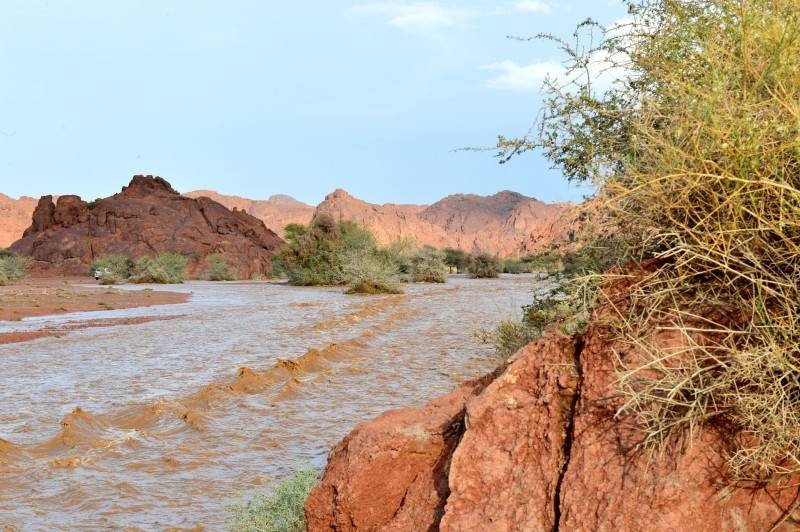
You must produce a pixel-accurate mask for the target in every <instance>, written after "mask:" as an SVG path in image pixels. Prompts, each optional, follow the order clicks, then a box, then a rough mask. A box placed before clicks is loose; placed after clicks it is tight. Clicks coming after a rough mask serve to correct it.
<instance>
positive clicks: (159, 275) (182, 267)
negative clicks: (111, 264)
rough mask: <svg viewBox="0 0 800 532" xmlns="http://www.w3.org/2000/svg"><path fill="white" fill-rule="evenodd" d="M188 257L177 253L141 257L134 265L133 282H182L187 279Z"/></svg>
mask: <svg viewBox="0 0 800 532" xmlns="http://www.w3.org/2000/svg"><path fill="white" fill-rule="evenodd" d="M186 264H187V259H186V257H184V256H183V255H179V254H177V253H161V254H160V255H157V256H155V257H141V258H140V259H139V260H137V261H136V264H135V265H134V267H133V273H132V274H131V277H130V282H132V283H156V284H180V283H182V282H183V281H184V280H185V279H186Z"/></svg>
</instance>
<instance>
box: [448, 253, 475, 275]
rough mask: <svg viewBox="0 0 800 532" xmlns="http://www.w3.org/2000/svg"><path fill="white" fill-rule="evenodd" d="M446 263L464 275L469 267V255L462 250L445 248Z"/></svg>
mask: <svg viewBox="0 0 800 532" xmlns="http://www.w3.org/2000/svg"><path fill="white" fill-rule="evenodd" d="M444 263H445V264H447V266H449V267H450V270H451V271H452V270H455V271H456V272H457V273H464V272H466V271H467V267H468V266H469V254H468V253H467V252H466V251H464V250H461V249H454V248H445V250H444Z"/></svg>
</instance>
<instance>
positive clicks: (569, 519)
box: [306, 308, 800, 532]
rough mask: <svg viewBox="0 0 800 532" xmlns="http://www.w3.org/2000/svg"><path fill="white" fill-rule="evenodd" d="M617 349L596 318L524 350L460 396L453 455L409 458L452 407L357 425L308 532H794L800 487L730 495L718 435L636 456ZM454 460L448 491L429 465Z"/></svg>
mask: <svg viewBox="0 0 800 532" xmlns="http://www.w3.org/2000/svg"><path fill="white" fill-rule="evenodd" d="M608 311H609V309H605V308H600V309H598V311H597V312H596V314H595V317H596V318H597V316H602V315H604V314H605V313H607V312H608ZM609 336H610V335H609V334H608V331H607V330H605V329H604V327H603V326H602V325H601V323H600V320H597V319H595V321H594V324H593V325H592V326H591V327H590V328H589V330H588V331H587V333H586V335H585V336H584V338H582V339H576V340H575V341H572V340H571V339H568V338H564V337H563V336H559V335H557V334H550V335H548V336H547V337H545V338H544V339H542V340H540V341H539V342H537V343H535V344H532V345H529V346H528V347H526V348H525V349H523V350H522V351H520V352H519V353H518V354H517V355H515V357H514V360H513V361H512V362H511V363H510V365H509V366H508V367H507V368H506V369H505V370H504V371H503V372H502V373H500V374H499V376H498V377H497V378H496V379H495V380H494V381H493V382H491V383H490V384H488V385H487V386H485V387H479V388H477V389H474V391H473V392H472V393H469V394H467V395H466V415H465V422H464V423H465V428H464V430H463V434H461V435H460V437H458V438H456V440H457V444H455V448H454V450H452V454H451V455H450V456H448V455H447V453H448V451H449V450H451V449H453V447H454V444H453V443H438V444H437V445H435V446H433V447H429V446H425V445H422V444H421V443H420V444H416V445H415V444H414V441H413V440H412V439H411V438H410V437H409V436H408V434H410V433H413V432H414V430H415V429H414V428H415V427H425V431H427V430H429V429H430V428H431V427H437V426H439V427H441V426H448V423H452V420H453V419H455V418H454V417H453V413H454V412H457V411H459V407H460V405H461V404H462V403H461V401H462V399H458V401H456V402H455V403H454V402H453V399H452V396H447V397H446V398H445V399H444V401H446V404H450V407H448V409H447V410H445V411H442V410H438V409H436V408H432V406H431V405H436V404H438V403H437V402H436V401H434V402H432V403H431V405H429V406H428V407H426V408H424V409H410V410H403V411H398V412H390V413H388V414H384V415H382V416H380V417H379V418H378V419H376V420H375V421H373V422H370V423H365V424H362V425H360V426H359V427H358V428H357V429H356V430H355V431H354V432H353V433H351V435H350V436H348V437H347V438H345V439H344V440H343V442H342V443H341V444H339V446H338V447H337V448H336V450H335V451H334V452H333V453H332V454H331V456H330V461H329V464H328V467H327V469H326V471H325V474H324V476H323V481H322V484H321V487H319V488H317V490H315V492H314V493H313V494H312V498H311V499H310V500H309V502H308V504H307V506H306V513H307V516H308V517H309V519H310V521H309V523H310V525H311V526H310V530H312V531H313V530H334V529H335V530H433V529H439V528H440V529H441V530H443V531H470V530H481V531H495V530H496V531H509V530H510V531H550V530H569V531H587V532H588V531H596V530H599V531H623V532H625V531H630V532H634V531H640V530H648V531H664V532H675V531H679V530H692V531H700V532H704V531H708V532H711V531H720V530H722V531H730V532H740V531H762V530H764V531H766V530H773V529H774V530H796V529H797V523H798V518H800V515H798V513H799V512H798V510H797V506H798V505H797V500H798V493H800V490H799V489H798V487H797V486H798V485H800V483H798V482H797V480H798V479H796V478H793V479H789V480H787V481H786V482H784V483H780V484H779V483H777V482H776V483H773V484H772V485H769V486H763V487H756V486H746V487H742V486H739V487H732V486H731V485H730V483H729V482H728V481H727V478H726V476H727V472H726V470H725V464H724V457H725V450H726V445H725V442H724V438H723V437H722V435H721V434H720V433H719V432H718V429H715V428H714V427H710V426H709V427H701V428H700V429H698V431H697V433H696V434H695V437H694V439H693V440H691V441H673V442H672V444H671V445H670V446H668V447H667V448H666V449H665V451H664V452H663V453H662V454H657V455H650V454H646V453H643V452H640V451H637V447H636V444H637V442H638V441H639V440H640V439H641V432H640V431H639V429H638V427H637V425H636V421H635V419H631V418H629V417H625V416H622V417H619V416H616V415H615V414H616V412H617V411H618V408H619V406H620V399H619V398H618V397H616V390H615V387H614V381H615V379H616V375H617V370H618V369H619V368H616V367H615V366H614V364H615V363H616V360H617V357H616V354H620V356H621V359H622V362H623V364H630V363H631V362H632V361H634V360H635V358H634V357H635V356H636V355H635V353H634V354H632V353H626V352H625V350H624V349H622V346H620V345H615V344H614V343H613V342H612V341H611V340H610V339H609ZM667 341H669V340H667ZM574 357H577V358H574ZM459 390H460V391H457V392H456V394H457V396H458V397H462V396H463V388H462V389H459ZM443 420H450V421H445V423H442V422H443ZM449 426H452V425H449ZM441 432H442V431H441V430H440V431H439V432H435V433H434V434H436V435H437V436H436V438H435V439H434V441H436V442H442V441H443V437H442V436H441ZM425 434H428V432H425ZM398 435H402V436H398ZM424 441H426V442H427V441H429V440H427V439H426V440H424ZM434 456H435V459H434ZM423 457H424V458H423ZM448 460H449V461H450V466H449V474H448V485H447V486H446V487H445V486H441V482H442V479H441V475H442V472H441V471H442V468H437V467H433V466H432V464H443V463H447V462H448ZM437 485H440V486H441V487H439V488H438V489H437V490H436V493H437V494H438V495H439V497H438V499H437V497H435V496H434V495H433V492H432V490H433V488H432V487H431V486H437ZM421 486H422V487H425V489H420V487H421ZM421 493H422V494H425V495H426V496H420V494H421ZM445 499H446V501H445ZM442 505H444V515H443V516H441V519H440V512H438V511H435V509H436V508H441V506H442ZM787 515H788V517H789V518H786V517H787ZM399 516H402V519H401V518H400V517H399ZM396 518H397V519H396Z"/></svg>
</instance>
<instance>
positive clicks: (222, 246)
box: [11, 175, 282, 279]
mask: <svg viewBox="0 0 800 532" xmlns="http://www.w3.org/2000/svg"><path fill="white" fill-rule="evenodd" d="M281 243H282V240H281V239H280V238H279V237H278V236H277V235H276V234H275V233H273V232H272V231H270V230H269V229H267V227H266V226H265V225H264V223H263V222H262V221H261V220H258V219H257V218H255V217H253V216H251V215H249V214H247V213H245V212H242V211H238V210H233V211H230V210H228V209H227V208H225V207H224V206H222V205H221V204H219V203H217V202H215V201H213V200H211V199H209V198H198V199H192V198H187V197H184V196H181V195H180V194H178V192H176V191H175V190H174V189H173V188H172V187H171V186H170V184H169V183H168V182H167V181H165V180H164V179H162V178H160V177H153V176H141V175H138V176H134V177H133V179H132V180H131V182H130V184H129V185H128V186H127V187H123V189H122V191H121V192H119V193H118V194H115V195H113V196H111V197H108V198H104V199H101V200H97V201H95V202H92V203H91V204H87V203H86V202H84V201H82V200H81V199H80V198H79V197H78V196H61V197H60V198H58V201H57V202H56V203H54V202H53V199H52V197H51V196H44V197H42V198H41V199H40V200H39V203H38V205H37V207H36V209H35V211H34V212H33V217H32V223H31V226H30V227H29V228H28V229H27V230H26V231H25V233H24V234H23V237H22V238H21V239H20V240H18V241H17V242H15V243H14V244H12V246H11V249H12V250H13V251H16V252H18V253H22V254H23V255H27V256H29V257H31V258H32V259H33V260H32V268H33V270H34V271H37V272H43V273H48V274H61V275H85V274H86V273H87V269H88V265H89V264H90V263H91V261H92V260H93V259H94V258H96V257H98V256H100V255H103V254H106V253H121V254H124V255H127V256H129V257H131V258H134V259H136V258H138V257H141V256H144V255H155V254H158V253H163V252H175V253H180V254H181V255H186V256H188V257H190V259H191V260H190V262H189V271H190V274H192V275H201V274H202V271H203V268H204V259H205V257H206V256H207V255H209V254H211V253H221V254H222V255H223V256H224V257H225V259H226V261H227V262H228V263H229V264H230V265H231V267H232V269H233V270H234V271H235V272H236V274H237V276H238V277H239V278H245V279H247V278H249V277H250V276H251V275H253V274H255V273H258V274H262V275H269V274H270V257H271V256H272V255H273V254H274V253H275V252H276V251H277V250H278V248H279V246H280V245H281Z"/></svg>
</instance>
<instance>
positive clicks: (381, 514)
mask: <svg viewBox="0 0 800 532" xmlns="http://www.w3.org/2000/svg"><path fill="white" fill-rule="evenodd" d="M485 383H486V381H485V380H479V381H473V382H469V383H466V384H464V385H462V386H460V387H459V388H457V389H456V390H455V391H453V392H451V393H450V394H448V395H446V396H444V397H442V398H439V399H436V400H434V401H431V402H430V403H428V404H427V405H426V406H424V407H422V408H408V409H404V410H396V411H393V412H388V413H386V414H383V415H381V416H379V417H378V418H376V419H375V420H374V421H371V422H369V423H364V424H361V425H359V426H358V427H356V429H355V430H354V431H353V432H352V433H350V435H349V436H347V437H346V438H345V439H344V440H342V441H341V443H339V445H337V446H336V447H335V448H334V449H333V451H331V455H330V458H329V465H328V468H327V470H326V472H325V477H324V479H323V481H322V482H321V483H320V484H319V485H318V486H317V487H316V488H315V489H314V490H313V491H312V492H311V495H310V496H309V498H308V501H307V502H306V518H307V520H308V530H309V531H312V532H313V531H323V530H337V531H348V530H415V531H416V530H428V529H429V528H432V527H434V526H435V524H436V523H438V521H439V519H440V517H441V514H442V509H443V507H444V503H445V501H446V500H447V495H448V491H449V490H448V487H447V472H448V469H449V462H450V455H451V453H452V451H453V449H454V448H455V446H456V444H457V443H458V439H459V437H460V435H461V433H462V431H463V415H464V404H465V402H466V401H467V399H468V398H469V397H472V396H474V395H475V394H476V393H478V392H480V390H481V389H482V388H483V386H484V385H485Z"/></svg>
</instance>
